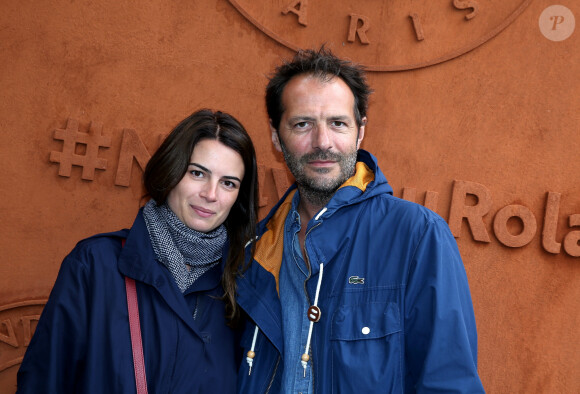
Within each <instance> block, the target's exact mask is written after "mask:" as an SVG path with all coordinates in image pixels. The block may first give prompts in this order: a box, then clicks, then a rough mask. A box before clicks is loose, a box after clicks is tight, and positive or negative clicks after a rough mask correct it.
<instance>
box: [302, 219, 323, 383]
mask: <svg viewBox="0 0 580 394" xmlns="http://www.w3.org/2000/svg"><path fill="white" fill-rule="evenodd" d="M319 225H320V223H316V225H314V226H312V227H311V228H310V230H308V232H307V233H306V235H305V236H304V257H305V258H306V262H307V263H308V278H306V280H305V281H304V295H306V301H308V305H312V301H311V300H310V296H309V294H308V290H307V289H306V282H308V281H309V280H310V278H311V277H312V264H310V257H308V251H307V250H306V237H308V234H310V232H311V231H312V230H314V229H315V228H316V227H318V226H319ZM313 346H314V343H311V344H310V347H311V348H312V347H313ZM307 351H310V349H307ZM312 353H314V352H312ZM310 368H312V388H313V389H314V357H313V358H311V359H310Z"/></svg>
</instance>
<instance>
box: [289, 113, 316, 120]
mask: <svg viewBox="0 0 580 394" xmlns="http://www.w3.org/2000/svg"><path fill="white" fill-rule="evenodd" d="M305 120H316V118H314V117H312V116H307V115H296V116H293V117H291V118H289V119H288V121H289V122H296V121H305Z"/></svg>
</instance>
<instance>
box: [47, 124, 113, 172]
mask: <svg viewBox="0 0 580 394" xmlns="http://www.w3.org/2000/svg"><path fill="white" fill-rule="evenodd" d="M102 131H103V126H102V125H101V124H98V123H94V122H93V123H91V126H90V128H89V132H88V133H81V132H79V123H78V121H76V120H75V119H69V120H68V121H67V124H66V129H57V130H55V131H54V139H55V140H61V141H63V145H62V151H61V152H55V151H53V152H50V161H51V162H53V163H60V166H59V169H58V175H60V176H64V177H70V174H71V170H72V166H79V167H82V168H83V172H82V176H81V178H82V179H84V180H87V181H92V180H93V178H94V176H95V169H97V170H104V169H106V168H107V160H105V159H101V158H99V157H98V154H99V148H109V147H111V138H110V137H105V136H103V135H102ZM79 145H81V146H80V148H82V146H84V148H85V149H84V154H78V153H77V147H78V146H79ZM81 150H82V149H81Z"/></svg>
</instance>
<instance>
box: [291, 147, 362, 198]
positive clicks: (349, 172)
mask: <svg viewBox="0 0 580 394" xmlns="http://www.w3.org/2000/svg"><path fill="white" fill-rule="evenodd" d="M280 145H281V147H282V153H283V154H284V159H285V160H286V165H287V166H288V168H289V169H290V172H291V173H292V175H293V176H294V179H296V183H297V184H298V190H299V191H300V198H305V199H306V200H307V201H309V202H310V203H311V204H313V205H315V206H319V207H322V206H324V205H326V204H327V203H328V201H330V199H331V198H332V196H333V195H334V193H335V192H336V191H337V190H338V188H339V187H340V186H341V185H342V184H343V183H344V182H346V181H347V179H349V178H350V177H352V176H353V175H354V172H355V168H356V157H357V149H356V148H355V149H353V150H352V151H350V152H347V153H344V154H341V153H335V152H329V151H317V152H312V153H307V154H305V155H304V156H295V155H293V154H292V153H290V152H288V149H286V147H285V146H284V144H283V143H282V140H280ZM313 160H333V161H336V162H337V163H338V165H339V168H340V173H339V174H338V176H336V177H335V178H322V179H321V178H316V177H310V176H308V175H306V171H305V170H304V168H305V166H306V165H307V164H308V162H310V161H313ZM312 171H315V172H317V173H319V174H325V173H328V172H330V171H331V169H330V168H318V169H312Z"/></svg>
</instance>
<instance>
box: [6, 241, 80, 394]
mask: <svg viewBox="0 0 580 394" xmlns="http://www.w3.org/2000/svg"><path fill="white" fill-rule="evenodd" d="M73 255H74V251H73V253H71V254H70V255H69V256H67V257H66V258H65V260H64V261H63V263H62V265H61V268H60V271H59V273H58V277H57V279H56V282H55V284H54V287H53V289H52V292H51V294H50V297H49V299H48V302H47V304H46V306H45V307H44V310H43V312H42V314H41V317H40V320H39V321H38V325H37V327H36V331H35V333H34V336H33V337H32V340H31V342H30V345H29V346H28V349H27V351H26V354H25V355H24V359H23V361H22V364H21V366H20V369H19V371H18V375H17V383H18V389H17V392H18V393H73V392H75V388H74V382H75V379H76V377H77V376H78V374H79V371H81V368H82V365H83V355H84V353H85V348H86V346H85V344H86V336H87V326H88V325H87V316H88V314H87V294H88V292H87V270H86V266H85V264H84V263H83V262H82V261H79V260H78V259H76V258H74V257H72V256H73Z"/></svg>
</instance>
